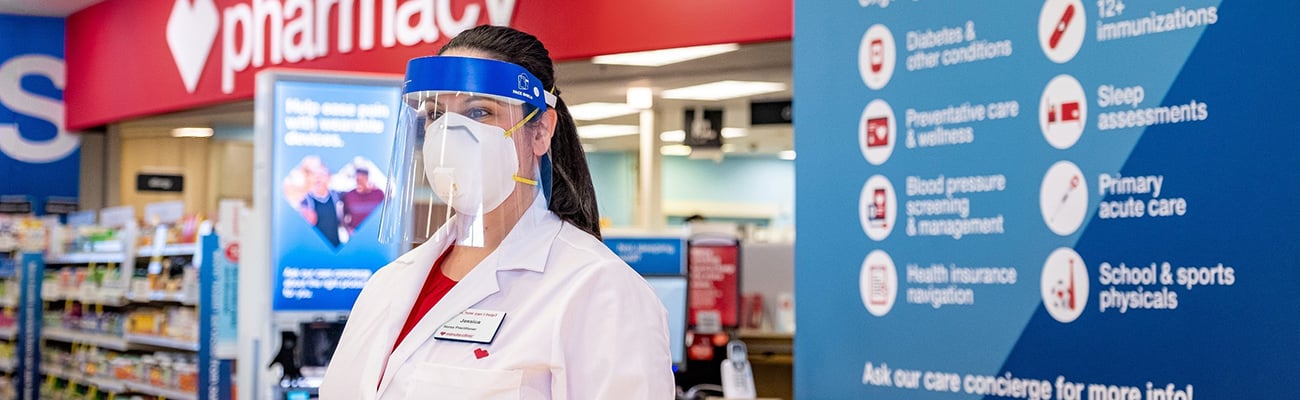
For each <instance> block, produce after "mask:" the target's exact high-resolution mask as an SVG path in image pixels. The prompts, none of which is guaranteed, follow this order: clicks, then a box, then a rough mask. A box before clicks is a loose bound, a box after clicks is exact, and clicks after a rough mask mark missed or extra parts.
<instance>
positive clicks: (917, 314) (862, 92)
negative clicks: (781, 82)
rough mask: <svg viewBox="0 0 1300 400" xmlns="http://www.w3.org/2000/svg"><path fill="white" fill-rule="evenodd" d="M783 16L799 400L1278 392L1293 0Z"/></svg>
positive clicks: (1294, 279)
mask: <svg viewBox="0 0 1300 400" xmlns="http://www.w3.org/2000/svg"><path fill="white" fill-rule="evenodd" d="M795 15H796V23H795V27H796V33H795V35H794V37H795V40H794V71H795V81H796V82H797V85H798V86H799V92H798V93H797V94H796V96H795V103H796V104H798V107H796V109H795V113H796V117H795V121H798V123H797V125H796V128H797V129H798V131H799V132H800V134H799V135H798V136H797V137H796V138H795V141H796V146H795V147H796V150H797V151H798V152H799V155H800V157H799V159H798V160H797V161H796V162H797V165H796V174H797V175H796V185H797V187H796V193H797V196H798V199H799V202H798V208H797V214H798V216H799V226H798V229H799V232H798V234H799V236H800V237H802V238H810V237H811V238H816V239H815V240H800V241H798V242H797V244H796V251H795V255H796V265H797V266H798V268H796V276H795V285H796V290H795V292H796V295H797V296H798V298H797V302H796V304H798V307H799V309H798V310H797V313H796V315H797V318H798V326H799V335H798V336H797V337H796V339H795V357H796V360H795V363H794V365H795V382H797V383H798V384H797V385H796V386H795V389H796V395H797V397H798V398H809V399H821V398H875V399H985V398H987V399H1003V398H1007V399H1036V400H1041V399H1063V400H1073V399H1087V400H1099V399H1142V400H1159V399H1169V400H1173V399H1186V400H1191V399H1194V398H1198V399H1231V398H1296V397H1300V389H1297V388H1295V386H1294V385H1291V384H1289V383H1288V382H1290V381H1291V380H1292V379H1293V377H1294V375H1295V371H1296V370H1297V368H1300V340H1297V339H1300V320H1297V319H1296V318H1294V317H1292V314H1294V313H1295V312H1296V311H1297V310H1300V299H1298V298H1296V297H1295V296H1294V295H1292V293H1293V292H1294V288H1295V287H1296V286H1297V284H1300V268H1297V267H1300V265H1298V263H1297V260H1296V257H1295V256H1294V255H1292V254H1291V252H1290V250H1289V249H1292V248H1294V247H1295V246H1294V244H1293V242H1294V241H1295V240H1296V239H1297V235H1296V234H1295V233H1294V232H1295V226H1297V225H1298V224H1300V214H1297V213H1295V212H1294V210H1293V207H1292V206H1291V204H1293V203H1294V201H1293V199H1295V198H1296V197H1297V195H1300V186H1297V185H1296V184H1295V183H1296V182H1300V171H1298V170H1297V169H1296V168H1295V165H1296V164H1297V161H1300V160H1298V159H1297V153H1296V151H1295V150H1296V149H1297V148H1300V137H1297V136H1296V135H1295V134H1294V132H1293V131H1294V130H1295V128H1293V123H1292V122H1291V121H1290V118H1289V113H1287V112H1286V110H1291V109H1294V108H1296V106H1300V104H1298V103H1300V83H1298V81H1296V80H1295V79H1294V78H1293V75H1294V73H1293V72H1291V71H1290V70H1292V69H1294V65H1296V64H1297V61H1300V60H1298V59H1300V53H1297V52H1296V51H1294V48H1295V46H1296V45H1297V44H1300V31H1296V30H1295V29H1294V28H1293V25H1294V24H1293V23H1291V21H1290V19H1291V18H1292V17H1294V16H1295V15H1300V5H1297V4H1294V3H1259V2H1244V1H1232V0H1227V1H1218V0H1186V1H1176V2H1139V1H1124V0H1104V1H1095V2H1093V1H1087V2H1085V1H1081V0H1044V1H1033V2H1021V3H1018V4H1015V5H1011V4H1005V5H1004V4H998V5H996V6H994V5H991V4H989V3H986V2H968V1H943V0H917V1H907V0H892V1H891V0H859V1H843V2H806V1H805V2H796V12H795Z"/></svg>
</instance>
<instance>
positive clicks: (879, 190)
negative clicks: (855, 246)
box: [858, 175, 898, 241]
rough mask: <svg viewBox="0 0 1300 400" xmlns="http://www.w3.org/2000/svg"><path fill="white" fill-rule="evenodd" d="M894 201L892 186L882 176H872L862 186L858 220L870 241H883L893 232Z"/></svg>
mask: <svg viewBox="0 0 1300 400" xmlns="http://www.w3.org/2000/svg"><path fill="white" fill-rule="evenodd" d="M896 199H897V197H896V196H895V193H894V185H893V184H891V183H889V179H888V178H885V177H884V176H882V175H875V176H872V177H871V178H870V179H867V184H866V185H862V197H861V198H860V199H859V201H858V219H859V220H860V221H861V222H862V230H863V231H864V232H866V233H867V237H869V238H871V240H875V241H881V240H885V238H887V237H889V232H891V231H893V230H894V217H895V216H897V215H898V204H897V201H896Z"/></svg>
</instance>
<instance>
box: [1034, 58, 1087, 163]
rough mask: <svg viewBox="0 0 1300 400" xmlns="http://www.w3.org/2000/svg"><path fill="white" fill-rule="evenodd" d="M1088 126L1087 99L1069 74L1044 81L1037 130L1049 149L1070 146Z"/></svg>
mask: <svg viewBox="0 0 1300 400" xmlns="http://www.w3.org/2000/svg"><path fill="white" fill-rule="evenodd" d="M1087 125H1088V98H1087V96H1086V95H1085V94H1084V93H1083V85H1080V84H1079V81H1078V80H1076V79H1074V77H1073V76H1070V75H1065V74H1061V75H1057V76H1056V77H1055V78H1052V80H1051V81H1048V82H1047V87H1046V88H1044V89H1043V97H1042V98H1040V99H1039V100H1038V127H1039V128H1041V129H1042V130H1043V138H1045V139H1047V143H1048V144H1051V145H1052V147H1055V148H1058V149H1061V150H1065V149H1068V148H1070V146H1074V144H1075V143H1076V142H1078V141H1079V137H1080V136H1083V128H1084V127H1086V126H1087Z"/></svg>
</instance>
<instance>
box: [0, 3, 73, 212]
mask: <svg viewBox="0 0 1300 400" xmlns="http://www.w3.org/2000/svg"><path fill="white" fill-rule="evenodd" d="M63 32H64V31H63V19H62V18H46V17H20V16H12V15H3V14H0V176H5V177H10V179H3V180H0V195H4V194H19V195H28V196H32V197H34V198H36V199H37V201H38V205H37V206H36V207H33V210H34V211H36V212H40V211H39V210H41V209H43V207H42V206H40V204H44V202H45V200H46V199H47V198H49V197H50V196H55V197H64V198H67V197H73V198H75V197H76V196H77V188H78V185H79V181H78V180H79V178H78V176H79V175H78V174H79V172H80V170H79V168H80V154H79V151H80V148H81V140H80V138H79V137H78V136H77V135H76V134H72V133H69V132H67V131H66V130H65V129H64V126H63V113H64V109H63V89H64V86H65V82H64V63H63ZM37 177H39V179H37Z"/></svg>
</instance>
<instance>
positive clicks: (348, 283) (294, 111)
mask: <svg viewBox="0 0 1300 400" xmlns="http://www.w3.org/2000/svg"><path fill="white" fill-rule="evenodd" d="M274 85H275V88H274V89H273V90H274V102H275V103H274V115H273V120H272V121H273V122H272V125H273V126H272V130H273V132H274V135H273V137H274V139H273V140H274V141H275V143H274V145H273V153H272V154H273V155H272V164H273V165H272V171H273V175H272V183H273V186H274V188H273V194H272V198H273V199H272V223H273V225H272V228H271V242H272V243H271V260H272V263H273V264H272V265H273V266H274V277H273V280H274V293H273V298H274V300H273V307H272V308H273V309H274V310H275V311H347V310H350V309H351V308H352V303H353V302H354V301H356V297H357V295H359V294H360V293H361V288H362V287H363V286H364V285H365V282H366V280H368V279H369V278H370V275H371V274H372V273H373V272H374V271H375V270H377V269H379V267H382V266H384V265H386V264H387V263H388V262H389V261H391V260H393V259H394V258H396V257H397V254H398V251H399V249H398V246H397V244H393V243H379V219H380V218H379V215H380V210H381V208H382V206H383V202H384V189H385V187H386V184H387V178H386V177H385V176H384V170H385V169H386V168H387V165H388V160H389V153H390V152H392V143H393V129H394V127H395V126H396V121H397V105H398V103H397V102H398V101H399V97H400V87H399V86H397V84H393V85H391V86H378V85H371V86H363V85H351V84H343V83H329V82H321V81H294V80H289V79H283V80H279V81H276V83H275V84H274Z"/></svg>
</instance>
